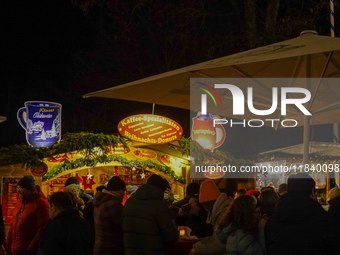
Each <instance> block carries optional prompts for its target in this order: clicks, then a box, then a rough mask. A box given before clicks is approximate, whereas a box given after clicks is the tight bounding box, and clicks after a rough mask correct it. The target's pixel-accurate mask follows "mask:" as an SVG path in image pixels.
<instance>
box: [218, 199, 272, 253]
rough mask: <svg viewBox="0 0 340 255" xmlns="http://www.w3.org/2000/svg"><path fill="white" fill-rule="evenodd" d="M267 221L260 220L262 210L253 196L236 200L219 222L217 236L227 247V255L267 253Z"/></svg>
mask: <svg viewBox="0 0 340 255" xmlns="http://www.w3.org/2000/svg"><path fill="white" fill-rule="evenodd" d="M266 221H267V219H265V218H263V219H261V218H260V208H259V207H257V199H256V198H255V197H253V196H240V197H238V198H236V199H235V200H234V201H233V202H232V203H231V204H230V206H229V208H228V210H227V211H225V212H224V213H223V214H222V215H221V217H220V221H219V226H218V229H219V230H220V232H219V233H218V234H217V236H218V238H219V240H220V241H221V243H224V244H225V245H226V246H225V247H226V254H227V255H234V254H235V255H236V254H244V255H263V254H265V253H266V247H265V244H266V242H265V234H264V226H265V224H266Z"/></svg>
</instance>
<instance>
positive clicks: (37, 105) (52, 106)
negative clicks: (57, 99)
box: [18, 101, 61, 147]
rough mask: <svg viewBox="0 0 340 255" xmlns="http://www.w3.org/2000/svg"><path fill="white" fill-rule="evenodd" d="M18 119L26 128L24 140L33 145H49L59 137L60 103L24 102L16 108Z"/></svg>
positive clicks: (58, 139)
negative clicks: (20, 106) (21, 106)
mask: <svg viewBox="0 0 340 255" xmlns="http://www.w3.org/2000/svg"><path fill="white" fill-rule="evenodd" d="M18 121H19V123H20V125H21V126H22V127H23V128H24V129H25V130H26V140H27V142H28V144H29V145H32V146H34V147H40V146H46V147H50V146H52V145H53V144H55V143H56V142H59V141H60V138H61V104H58V103H53V102H42V101H28V102H25V107H23V108H20V109H19V110H18Z"/></svg>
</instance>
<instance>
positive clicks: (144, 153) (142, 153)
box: [133, 149, 157, 159]
mask: <svg viewBox="0 0 340 255" xmlns="http://www.w3.org/2000/svg"><path fill="white" fill-rule="evenodd" d="M133 154H134V155H135V156H136V157H137V158H140V159H153V158H156V157H157V154H156V152H153V151H149V150H143V149H137V150H134V151H133Z"/></svg>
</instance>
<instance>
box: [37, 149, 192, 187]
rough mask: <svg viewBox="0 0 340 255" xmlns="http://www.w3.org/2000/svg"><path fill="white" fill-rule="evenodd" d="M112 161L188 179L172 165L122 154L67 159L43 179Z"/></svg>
mask: <svg viewBox="0 0 340 255" xmlns="http://www.w3.org/2000/svg"><path fill="white" fill-rule="evenodd" d="M112 161H117V162H119V163H121V164H122V165H124V166H131V167H139V168H143V169H145V168H154V169H156V170H159V171H161V172H163V173H166V174H168V175H169V176H170V177H171V178H172V179H173V180H175V181H178V182H181V183H186V180H185V178H184V177H183V176H177V175H176V174H175V172H174V170H172V169H171V168H170V167H168V166H163V165H160V164H157V163H154V162H152V161H151V160H150V159H148V160H147V161H139V160H128V159H126V158H125V157H122V156H117V155H101V156H97V157H96V158H94V159H90V158H81V159H77V160H75V161H68V160H67V161H65V162H64V163H63V164H60V165H58V166H55V167H54V168H52V169H51V170H50V171H48V173H46V174H45V175H44V176H43V178H42V180H43V181H47V180H49V179H51V178H53V177H56V176H58V175H59V174H60V173H62V172H64V171H67V170H71V169H76V168H78V167H86V166H89V167H95V166H96V165H97V164H98V163H101V164H104V163H110V162H112Z"/></svg>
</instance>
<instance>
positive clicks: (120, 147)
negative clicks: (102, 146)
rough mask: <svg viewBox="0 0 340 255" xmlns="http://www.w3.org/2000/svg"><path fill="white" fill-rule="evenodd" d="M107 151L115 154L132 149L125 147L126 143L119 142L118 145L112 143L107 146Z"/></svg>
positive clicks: (125, 152) (122, 153)
mask: <svg viewBox="0 0 340 255" xmlns="http://www.w3.org/2000/svg"><path fill="white" fill-rule="evenodd" d="M106 151H107V152H108V153H109V154H113V155H124V154H127V153H129V152H130V149H129V148H128V147H125V148H124V145H122V144H117V145H114V146H112V145H110V146H107V147H106Z"/></svg>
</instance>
